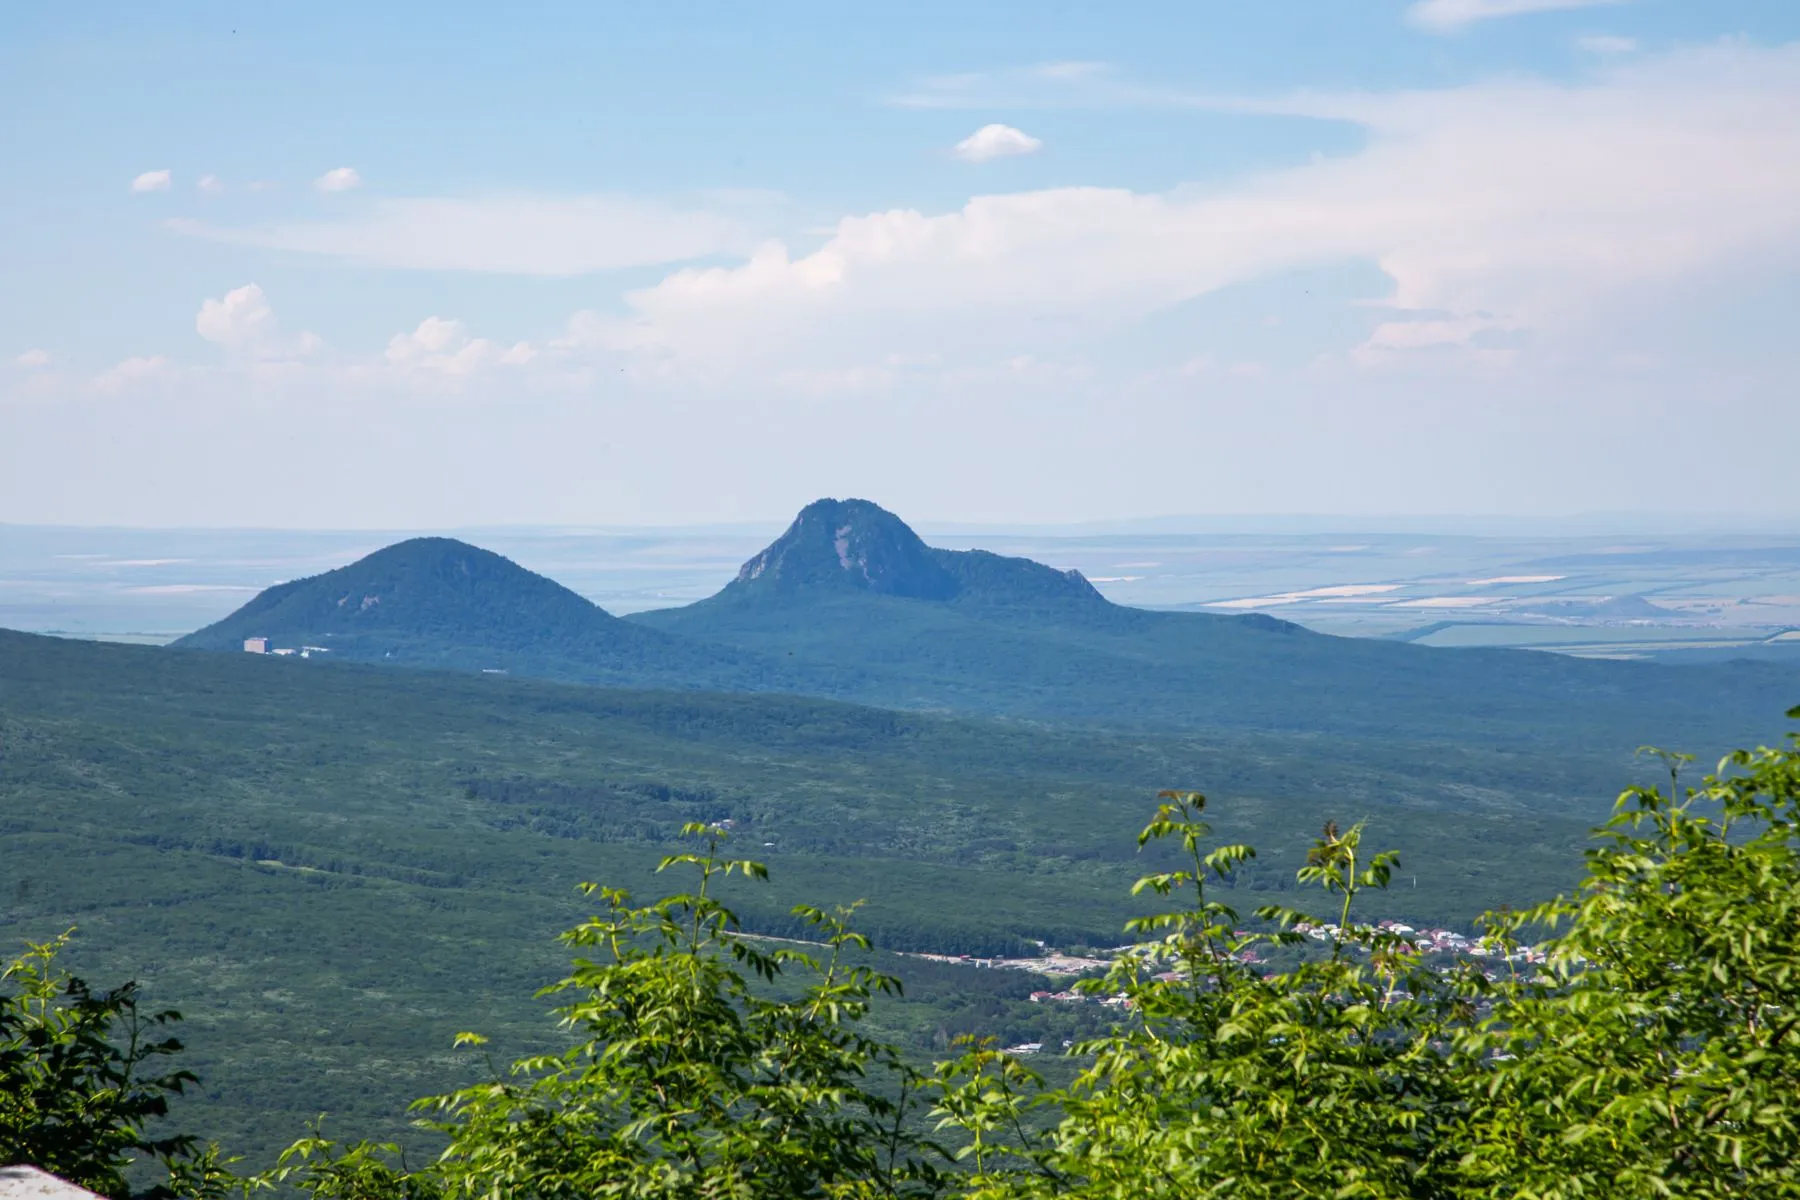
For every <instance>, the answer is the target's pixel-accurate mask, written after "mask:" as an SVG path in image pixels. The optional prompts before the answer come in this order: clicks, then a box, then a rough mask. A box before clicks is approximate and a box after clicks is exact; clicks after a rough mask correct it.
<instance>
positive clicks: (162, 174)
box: [131, 170, 174, 192]
mask: <svg viewBox="0 0 1800 1200" xmlns="http://www.w3.org/2000/svg"><path fill="white" fill-rule="evenodd" d="M173 179H174V175H173V174H172V173H171V172H169V171H167V170H162V171H145V172H144V173H143V174H142V175H139V176H138V177H137V178H136V179H133V180H132V181H131V190H132V191H134V192H166V191H168V190H169V183H170V182H171V181H172V180H173Z"/></svg>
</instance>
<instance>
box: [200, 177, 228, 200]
mask: <svg viewBox="0 0 1800 1200" xmlns="http://www.w3.org/2000/svg"><path fill="white" fill-rule="evenodd" d="M194 186H195V187H197V188H199V189H200V190H201V191H203V192H205V193H206V194H207V195H209V196H216V195H218V194H219V193H220V192H222V191H224V190H225V185H224V184H223V183H222V182H220V180H219V177H218V176H217V175H202V176H201V177H200V179H199V181H198V182H196V183H195V184H194Z"/></svg>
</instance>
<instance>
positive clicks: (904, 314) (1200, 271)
mask: <svg viewBox="0 0 1800 1200" xmlns="http://www.w3.org/2000/svg"><path fill="white" fill-rule="evenodd" d="M1238 106H1239V107H1240V108H1243V109H1247V110H1250V111H1258V112H1268V113H1282V114H1289V115H1295V116H1306V117H1314V118H1318V119H1322V120H1331V121H1343V122H1352V123H1355V124H1358V125H1360V126H1362V127H1363V129H1364V130H1365V131H1366V144H1365V145H1364V147H1363V148H1362V149H1361V150H1359V151H1358V152H1356V153H1353V154H1348V155H1344V156H1341V157H1336V158H1327V159H1320V160H1316V161H1313V162H1309V163H1307V164H1305V165H1299V166H1294V167H1290V168H1287V169H1283V170H1275V171H1269V172H1265V173H1261V174H1257V175H1252V176H1249V177H1245V178H1242V179H1240V180H1238V181H1236V182H1234V183H1230V184H1225V185H1214V186H1209V187H1206V188H1204V189H1202V188H1177V189H1174V190H1172V191H1169V192H1163V193H1138V192H1131V191H1127V190H1124V189H1117V188H1074V187H1071V188H1056V189H1049V190H1043V191H1035V192H1024V193H1014V194H1001V195H986V196H978V197H975V198H974V199H972V200H970V201H969V202H968V203H967V204H966V205H965V206H964V207H962V208H961V209H959V210H956V211H953V212H945V213H939V214H926V213H921V212H917V211H912V210H895V211H891V212H882V213H873V214H869V215H865V216H856V217H847V218H844V219H843V220H841V221H840V222H838V224H837V226H836V227H835V228H834V229H833V231H832V233H831V236H830V237H829V238H827V239H826V241H825V242H824V244H823V245H821V246H819V247H818V248H817V249H816V250H813V251H812V252H811V253H806V254H800V255H796V254H794V253H792V252H791V251H790V250H789V249H788V248H787V247H786V246H784V245H782V244H780V243H768V244H765V245H763V246H761V247H760V248H758V249H757V250H756V251H755V252H754V253H753V254H751V256H750V257H749V259H748V260H747V261H745V262H743V263H742V264H740V265H736V266H730V267H707V268H689V269H684V270H680V271H677V272H675V273H674V274H672V275H670V276H668V277H667V278H665V279H664V280H663V281H662V282H661V283H659V284H657V285H655V286H653V287H649V288H646V289H642V290H640V291H637V292H633V293H631V294H630V295H629V296H628V297H627V308H628V311H627V312H626V313H625V314H624V315H623V316H600V315H594V316H590V317H588V318H586V319H585V322H584V324H583V327H582V330H581V333H580V336H579V338H577V337H575V336H574V335H573V334H572V335H571V339H566V340H572V341H579V342H581V343H582V344H584V345H590V346H599V347H602V348H604V349H607V350H611V351H628V352H633V353H637V354H642V355H650V356H657V357H660V358H662V359H664V360H668V361H674V360H679V359H683V358H685V359H689V360H696V361H699V360H708V359H710V360H713V361H719V362H725V361H730V360H732V359H734V358H736V359H739V360H742V359H746V358H753V357H762V358H775V357H779V356H781V355H794V356H800V355H810V356H812V357H813V358H814V359H815V360H817V359H820V358H825V359H829V358H830V357H831V356H833V355H840V356H841V355H847V354H851V353H866V354H870V355H873V354H875V353H887V352H890V351H893V350H897V349H905V350H928V351H946V352H948V351H949V350H950V349H952V348H958V347H968V348H970V350H969V352H970V353H973V352H975V350H976V349H979V348H981V347H985V346H992V345H995V344H1002V345H1004V344H1008V339H1020V340H1024V341H1029V340H1030V339H1033V338H1036V339H1039V340H1051V341H1054V340H1055V339H1058V338H1065V337H1068V336H1072V335H1085V334H1087V333H1088V332H1090V331H1092V330H1094V329H1097V328H1105V327H1118V326H1119V325H1122V324H1124V323H1128V322H1131V321H1133V320H1135V319H1137V318H1139V317H1142V316H1144V315H1146V314H1148V313H1151V312H1154V311H1157V310H1158V309H1161V308H1166V307H1168V306H1171V305H1174V304H1177V303H1180V302H1182V301H1184V300H1187V299H1189V298H1192V297H1195V296H1199V295H1201V294H1204V293H1206V292H1209V291H1214V290H1217V289H1219V288H1223V287H1226V286H1229V285H1231V284H1234V283H1240V282H1245V281H1248V280H1252V279H1257V278H1262V277H1266V276H1269V275H1272V274H1275V273H1278V272H1281V271H1285V270H1292V269H1301V268H1307V267H1315V266H1324V265H1331V264H1340V263H1349V262H1371V263H1374V264H1376V265H1378V266H1379V267H1380V268H1381V270H1383V271H1384V272H1385V273H1386V274H1387V275H1388V276H1389V278H1390V279H1391V280H1392V285H1393V293H1392V296H1391V297H1390V302H1391V305H1392V307H1393V308H1394V309H1396V310H1397V312H1398V315H1397V317H1396V322H1404V321H1408V320H1416V319H1418V318H1419V314H1425V313H1434V314H1437V317H1436V318H1434V319H1438V320H1442V321H1446V322H1452V323H1453V324H1451V325H1446V326H1443V327H1441V328H1439V329H1438V330H1437V334H1438V335H1440V336H1437V337H1436V340H1435V341H1433V343H1432V344H1438V345H1442V344H1452V345H1454V344H1460V342H1461V341H1468V340H1469V339H1471V338H1474V335H1475V333H1476V329H1475V327H1474V326H1473V325H1472V324H1468V323H1470V322H1477V321H1480V322H1488V323H1490V324H1489V326H1488V327H1490V328H1496V329H1509V330H1526V329H1538V330H1542V329H1555V328H1557V327H1559V326H1561V325H1564V324H1566V323H1568V322H1571V321H1579V320H1588V319H1591V317H1592V314H1593V313H1594V312H1596V311H1598V310H1599V309H1600V308H1601V307H1603V305H1604V303H1605V298H1606V297H1608V296H1624V295H1630V294H1635V293H1636V292H1637V291H1639V290H1641V289H1642V288H1645V287H1655V286H1673V285H1674V284H1675V283H1676V282H1677V281H1679V280H1681V279H1682V278H1684V277H1687V276H1689V275H1691V274H1693V273H1695V272H1700V271H1706V270H1712V269H1717V268H1724V267H1727V266H1729V265H1730V264H1733V263H1737V264H1750V263H1757V262H1770V261H1774V260H1776V259H1780V258H1782V257H1784V256H1785V257H1786V258H1787V259H1789V260H1793V259H1795V258H1800V44H1796V45H1792V46H1784V47H1777V48H1758V47H1754V46H1749V45H1744V44H1741V43H1725V44H1721V45H1717V46H1712V47H1704V48H1698V49H1692V50H1688V51H1684V52H1680V53H1675V54H1668V55H1663V56H1658V57H1647V58H1637V59H1633V60H1630V61H1629V62H1627V63H1624V64H1621V65H1618V66H1610V67H1607V68H1605V69H1604V70H1603V71H1601V72H1600V73H1598V74H1597V75H1595V76H1594V77H1593V78H1591V79H1587V80H1582V81H1576V82H1567V83H1564V82H1550V81H1536V80H1529V79H1507V80H1500V81H1494V82H1488V83H1482V84H1475V85H1469V86H1464V87H1459V88H1451V89H1443V90H1436V91H1407V92H1391V93H1354V94H1344V95H1319V94H1306V95H1301V96H1297V97H1292V98H1288V99H1278V100H1273V101H1258V102H1248V101H1243V102H1239V105H1238ZM1465 329H1466V330H1467V333H1468V336H1467V337H1466V338H1459V337H1458V336H1452V335H1453V334H1455V333H1456V331H1461V330H1465ZM1425 332H1427V331H1426V330H1423V329H1411V330H1406V331H1402V330H1399V329H1388V330H1385V331H1384V332H1383V333H1382V334H1381V335H1380V338H1379V339H1377V341H1376V343H1375V345H1374V346H1373V347H1372V348H1375V349H1381V350H1383V351H1384V352H1389V351H1391V352H1400V351H1403V350H1405V349H1408V348H1410V347H1417V346H1418V345H1419V342H1418V339H1419V338H1420V337H1421V335H1422V334H1423V333H1425ZM1409 339H1410V340H1409ZM1019 348H1021V349H1023V348H1029V347H1028V346H1024V345H1021V346H1020V347H1019ZM812 365H819V366H823V365H827V364H826V363H822V362H817V361H815V362H814V363H813V364H812Z"/></svg>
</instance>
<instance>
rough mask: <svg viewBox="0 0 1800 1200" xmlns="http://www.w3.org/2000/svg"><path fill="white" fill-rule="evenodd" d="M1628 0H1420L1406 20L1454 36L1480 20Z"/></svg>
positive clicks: (1407, 11) (1411, 9)
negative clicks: (1458, 31) (1453, 34)
mask: <svg viewBox="0 0 1800 1200" xmlns="http://www.w3.org/2000/svg"><path fill="white" fill-rule="evenodd" d="M1625 2H1626V0H1418V3H1416V4H1414V5H1413V6H1412V7H1411V8H1409V9H1407V10H1406V19H1407V20H1408V21H1410V22H1412V23H1413V24H1414V25H1417V26H1419V27H1420V28H1422V29H1428V30H1430V31H1431V32H1433V33H1454V32H1456V31H1457V30H1459V29H1462V28H1464V27H1466V26H1469V25H1472V24H1474V23H1475V22H1477V21H1491V20H1493V19H1495V18H1496V17H1518V16H1525V15H1527V14H1529V13H1542V12H1560V11H1563V10H1565V9H1571V8H1595V7H1598V6H1600V5H1603V4H1622V3H1625Z"/></svg>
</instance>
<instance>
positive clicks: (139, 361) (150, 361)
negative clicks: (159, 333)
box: [94, 354, 175, 393]
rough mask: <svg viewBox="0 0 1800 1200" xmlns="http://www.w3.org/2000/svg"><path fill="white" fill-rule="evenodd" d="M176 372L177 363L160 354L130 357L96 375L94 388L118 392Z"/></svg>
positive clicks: (160, 379) (101, 390) (161, 378)
mask: <svg viewBox="0 0 1800 1200" xmlns="http://www.w3.org/2000/svg"><path fill="white" fill-rule="evenodd" d="M174 373H175V364H174V363H171V362H170V361H169V360H168V359H166V358H164V357H163V356H162V355H160V354H156V355H149V356H145V357H139V358H128V359H126V360H125V361H124V362H122V363H119V364H118V365H117V366H114V367H110V368H108V369H107V370H105V371H102V372H100V374H98V375H96V376H95V377H94V388H95V390H96V391H100V392H106V393H117V392H122V391H127V390H129V389H131V388H134V387H138V386H140V385H143V384H146V383H156V382H161V381H163V380H166V379H168V378H169V377H170V376H171V375H173V374H174Z"/></svg>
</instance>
